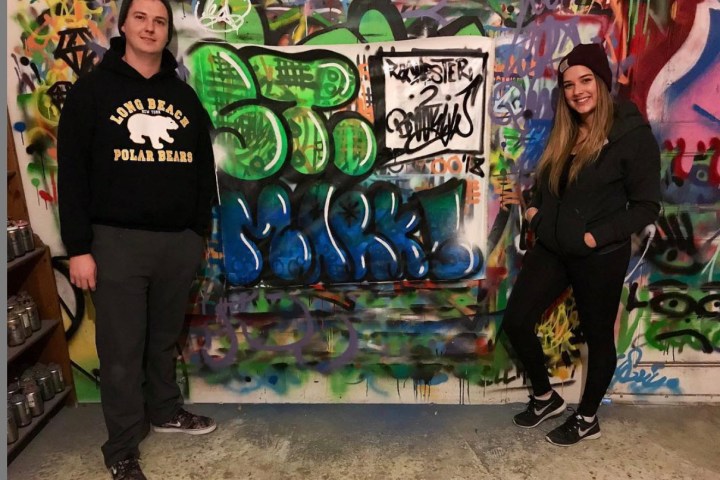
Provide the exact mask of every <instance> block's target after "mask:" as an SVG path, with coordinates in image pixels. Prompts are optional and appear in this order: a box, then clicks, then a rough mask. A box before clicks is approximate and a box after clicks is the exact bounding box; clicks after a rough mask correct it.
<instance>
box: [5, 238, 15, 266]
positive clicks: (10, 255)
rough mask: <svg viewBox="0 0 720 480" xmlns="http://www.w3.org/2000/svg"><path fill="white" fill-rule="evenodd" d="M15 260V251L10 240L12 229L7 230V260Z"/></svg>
mask: <svg viewBox="0 0 720 480" xmlns="http://www.w3.org/2000/svg"><path fill="white" fill-rule="evenodd" d="M11 260H15V251H14V250H13V247H12V243H11V242H10V231H8V232H7V261H8V262H9V261H11Z"/></svg>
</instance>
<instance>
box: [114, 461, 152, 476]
mask: <svg viewBox="0 0 720 480" xmlns="http://www.w3.org/2000/svg"><path fill="white" fill-rule="evenodd" d="M110 473H111V474H112V477H113V480H147V477H145V474H144V473H143V471H142V469H141V468H140V464H139V463H138V459H137V458H126V459H125V460H120V461H119V462H115V463H114V464H113V465H112V466H111V467H110Z"/></svg>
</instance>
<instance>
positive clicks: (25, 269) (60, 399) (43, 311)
mask: <svg viewBox="0 0 720 480" xmlns="http://www.w3.org/2000/svg"><path fill="white" fill-rule="evenodd" d="M6 115H7V113H6ZM10 125H11V123H10V118H9V115H8V123H7V140H8V141H7V157H6V160H7V172H8V175H7V216H8V218H11V219H13V220H25V221H28V222H29V221H30V215H29V212H28V209H27V204H26V201H25V193H24V191H23V184H22V172H23V171H24V170H23V168H25V167H20V165H19V164H18V158H17V152H16V150H15V142H14V137H13V132H12V130H11V129H10ZM34 240H35V246H36V248H35V250H33V251H32V252H27V253H25V255H23V256H21V257H18V258H16V259H14V260H12V261H10V262H8V263H7V295H8V296H10V295H17V294H18V293H19V292H21V291H25V292H27V293H28V294H29V295H30V296H31V297H32V299H33V300H34V301H35V305H36V306H37V309H38V313H39V315H40V318H42V319H44V320H43V321H42V323H41V328H40V330H38V331H37V332H33V334H32V335H31V336H30V338H27V339H25V343H23V344H22V345H17V346H15V347H8V353H7V362H6V365H5V367H6V369H7V372H8V378H11V377H16V376H18V375H19V374H20V372H21V370H22V369H24V368H26V367H27V366H28V365H32V364H37V363H44V364H49V363H56V364H58V365H59V366H60V368H61V370H62V375H63V379H64V380H65V385H66V388H65V390H64V391H63V392H61V393H59V394H57V395H55V397H53V399H52V400H50V401H49V402H46V403H45V413H44V414H43V415H40V416H39V417H37V418H33V421H32V423H31V424H30V425H28V426H26V427H22V428H19V429H18V433H19V438H18V440H17V441H16V442H14V443H13V444H11V445H8V447H7V448H8V459H7V460H8V462H11V461H12V459H13V458H15V456H16V455H17V454H18V453H19V452H20V451H21V450H22V449H23V448H24V447H25V445H27V444H28V443H29V442H30V441H31V440H32V438H33V437H34V436H35V435H36V434H37V432H39V431H40V430H41V429H42V428H43V426H44V425H45V424H47V422H48V420H49V419H50V417H52V416H53V415H54V414H55V413H56V412H57V411H58V410H59V407H60V406H62V405H74V404H75V402H76V401H77V399H76V397H75V386H74V382H73V372H72V367H71V362H70V354H69V352H68V346H67V339H66V338H65V329H64V328H63V322H62V310H61V308H60V298H59V296H58V291H57V284H56V283H55V274H54V272H53V266H52V256H51V255H50V248H49V247H48V246H47V245H44V244H43V242H42V241H41V239H40V238H39V237H38V236H37V235H34Z"/></svg>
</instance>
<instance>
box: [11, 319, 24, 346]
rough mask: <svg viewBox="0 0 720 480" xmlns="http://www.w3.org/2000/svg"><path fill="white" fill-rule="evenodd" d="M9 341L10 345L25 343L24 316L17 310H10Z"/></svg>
mask: <svg viewBox="0 0 720 480" xmlns="http://www.w3.org/2000/svg"><path fill="white" fill-rule="evenodd" d="M7 341H8V346H11V347H15V346H17V345H22V344H23V343H25V327H23V323H22V316H21V315H20V314H19V313H17V312H13V311H8V319H7Z"/></svg>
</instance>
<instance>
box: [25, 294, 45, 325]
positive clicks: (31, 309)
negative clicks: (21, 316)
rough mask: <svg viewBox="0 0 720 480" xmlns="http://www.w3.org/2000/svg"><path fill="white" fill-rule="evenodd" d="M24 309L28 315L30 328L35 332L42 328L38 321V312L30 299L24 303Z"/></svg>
mask: <svg viewBox="0 0 720 480" xmlns="http://www.w3.org/2000/svg"><path fill="white" fill-rule="evenodd" d="M25 311H26V312H27V314H28V316H29V317H30V328H32V330H33V332H37V331H38V330H40V329H41V328H42V322H41V321H40V313H39V312H38V309H37V305H36V304H35V302H33V300H32V299H30V303H26V304H25Z"/></svg>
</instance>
